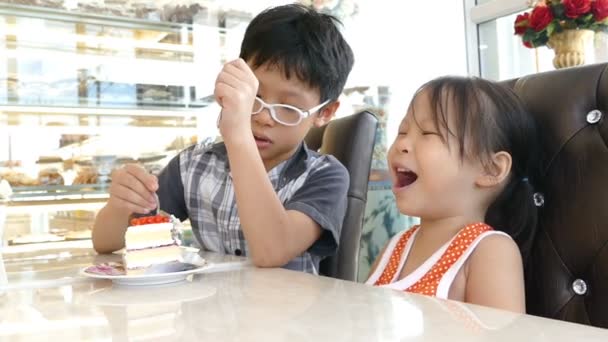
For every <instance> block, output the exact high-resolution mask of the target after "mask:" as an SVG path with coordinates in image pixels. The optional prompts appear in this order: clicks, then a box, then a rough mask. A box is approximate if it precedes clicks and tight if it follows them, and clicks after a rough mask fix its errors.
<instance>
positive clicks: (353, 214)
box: [305, 111, 378, 281]
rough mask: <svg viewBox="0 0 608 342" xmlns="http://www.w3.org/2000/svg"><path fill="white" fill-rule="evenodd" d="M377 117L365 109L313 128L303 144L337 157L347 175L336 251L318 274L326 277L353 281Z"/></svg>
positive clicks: (357, 258) (323, 264) (355, 276)
mask: <svg viewBox="0 0 608 342" xmlns="http://www.w3.org/2000/svg"><path fill="white" fill-rule="evenodd" d="M377 125H378V120H377V119H376V117H375V116H374V115H373V114H371V113H370V112H367V111H364V112H361V113H358V114H354V115H351V116H347V117H344V118H340V119H336V120H332V121H330V122H329V124H327V125H325V126H323V127H320V128H315V129H312V130H311V131H310V132H309V133H308V135H307V136H306V139H305V140H306V144H307V145H308V147H309V148H311V149H313V150H318V151H319V152H321V153H325V154H331V155H333V156H334V157H336V158H337V159H338V160H339V161H340V162H342V164H344V166H345V167H346V169H348V173H349V175H350V188H349V190H348V199H347V200H348V204H347V208H346V216H345V217H344V224H343V225H342V234H341V236H340V244H339V246H338V251H337V253H336V254H335V255H334V256H331V257H328V258H326V259H325V260H323V261H322V262H321V266H320V268H321V269H320V273H321V274H323V275H326V276H329V277H334V278H340V279H345V280H352V281H354V280H356V278H357V271H358V266H359V243H360V240H361V230H362V227H363V214H364V213H365V203H366V201H367V183H368V181H369V173H370V168H371V163H372V152H373V148H374V140H375V137H376V126H377Z"/></svg>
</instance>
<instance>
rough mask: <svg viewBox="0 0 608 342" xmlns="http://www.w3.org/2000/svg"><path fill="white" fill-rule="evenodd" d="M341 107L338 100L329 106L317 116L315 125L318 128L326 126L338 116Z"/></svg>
mask: <svg viewBox="0 0 608 342" xmlns="http://www.w3.org/2000/svg"><path fill="white" fill-rule="evenodd" d="M339 107H340V101H338V100H336V101H333V102H330V103H329V104H327V106H325V107H323V109H321V110H320V111H319V113H318V114H317V115H315V120H314V124H315V126H317V127H321V126H324V125H326V124H327V123H328V122H329V121H330V120H331V119H332V118H333V117H334V115H336V111H337V110H338V108H339Z"/></svg>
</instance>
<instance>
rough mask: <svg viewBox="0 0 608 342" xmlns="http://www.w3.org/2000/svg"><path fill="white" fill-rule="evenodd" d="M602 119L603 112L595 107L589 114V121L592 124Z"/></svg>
mask: <svg viewBox="0 0 608 342" xmlns="http://www.w3.org/2000/svg"><path fill="white" fill-rule="evenodd" d="M601 119H602V112H601V111H599V110H597V109H594V110H592V111H590V112H589V113H588V114H587V122H588V123H590V124H596V123H598V122H599V121H600V120H601Z"/></svg>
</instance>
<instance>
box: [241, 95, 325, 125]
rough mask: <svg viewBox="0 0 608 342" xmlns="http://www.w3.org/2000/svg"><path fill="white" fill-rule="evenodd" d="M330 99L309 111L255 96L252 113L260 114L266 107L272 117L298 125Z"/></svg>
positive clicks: (281, 121) (288, 123) (283, 123)
mask: <svg viewBox="0 0 608 342" xmlns="http://www.w3.org/2000/svg"><path fill="white" fill-rule="evenodd" d="M328 103H329V100H327V101H325V102H323V103H321V104H320V105H318V106H315V107H313V108H311V109H309V110H307V111H302V110H301V109H299V108H296V107H294V106H290V105H286V104H268V103H266V102H264V100H262V99H261V98H259V97H257V96H256V98H255V101H253V108H252V109H251V115H255V114H259V113H261V112H262V110H264V109H268V112H269V113H270V116H271V117H272V119H273V120H274V121H276V122H278V123H280V124H282V125H285V126H296V125H298V124H300V122H302V120H303V119H304V118H307V117H309V116H310V115H312V114H314V113H316V112H318V111H319V110H320V109H321V108H323V106H325V105H327V104H328Z"/></svg>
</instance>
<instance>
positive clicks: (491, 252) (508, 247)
mask: <svg viewBox="0 0 608 342" xmlns="http://www.w3.org/2000/svg"><path fill="white" fill-rule="evenodd" d="M466 267H467V268H466V269H465V272H466V279H467V281H466V282H467V284H466V293H465V301H466V302H467V303H472V304H478V305H484V306H490V307H494V308H498V309H503V310H509V311H515V312H520V313H525V312H526V300H525V293H524V292H525V291H524V275H523V264H522V260H521V255H520V253H519V248H518V247H517V244H516V243H515V242H514V241H513V240H512V239H510V238H508V237H506V236H502V235H492V236H488V237H487V238H485V239H483V240H481V242H480V243H479V245H478V246H477V247H476V248H475V251H473V254H471V257H470V259H469V261H468V263H467V265H466Z"/></svg>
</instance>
